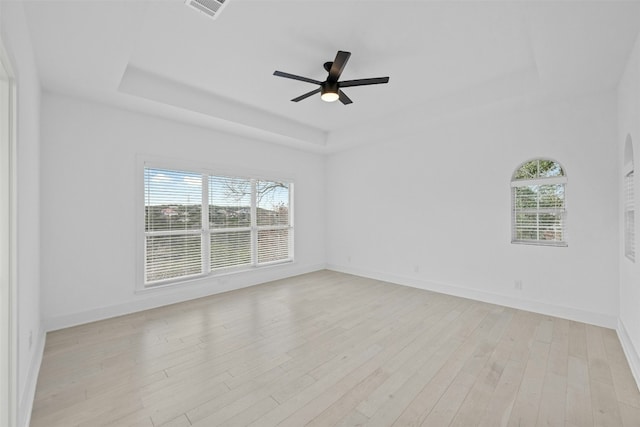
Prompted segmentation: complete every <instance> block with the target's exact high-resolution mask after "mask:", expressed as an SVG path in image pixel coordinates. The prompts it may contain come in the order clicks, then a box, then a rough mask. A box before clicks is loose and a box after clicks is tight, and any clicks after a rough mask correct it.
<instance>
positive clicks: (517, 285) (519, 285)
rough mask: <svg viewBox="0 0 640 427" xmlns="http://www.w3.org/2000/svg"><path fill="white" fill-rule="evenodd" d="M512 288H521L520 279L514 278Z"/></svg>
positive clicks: (519, 289)
mask: <svg viewBox="0 0 640 427" xmlns="http://www.w3.org/2000/svg"><path fill="white" fill-rule="evenodd" d="M513 289H515V290H518V291H521V290H522V280H516V281H514V282H513Z"/></svg>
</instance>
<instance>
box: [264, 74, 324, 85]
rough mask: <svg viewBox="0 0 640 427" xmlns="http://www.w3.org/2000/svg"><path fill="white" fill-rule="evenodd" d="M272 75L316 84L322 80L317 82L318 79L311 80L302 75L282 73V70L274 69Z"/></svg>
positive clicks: (319, 83)
mask: <svg viewBox="0 0 640 427" xmlns="http://www.w3.org/2000/svg"><path fill="white" fill-rule="evenodd" d="M273 75H274V76H278V77H284V78H287V79H293V80H300V81H301V82H307V83H313V84H316V85H321V84H322V82H319V81H318V80H313V79H310V78H307V77H302V76H296V75H295V74H289V73H284V72H282V71H274V72H273Z"/></svg>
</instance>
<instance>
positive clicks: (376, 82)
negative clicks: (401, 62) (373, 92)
mask: <svg viewBox="0 0 640 427" xmlns="http://www.w3.org/2000/svg"><path fill="white" fill-rule="evenodd" d="M382 83H389V77H374V78H372V79H357V80H345V81H343V82H338V84H339V85H340V87H352V86H366V85H379V84H382Z"/></svg>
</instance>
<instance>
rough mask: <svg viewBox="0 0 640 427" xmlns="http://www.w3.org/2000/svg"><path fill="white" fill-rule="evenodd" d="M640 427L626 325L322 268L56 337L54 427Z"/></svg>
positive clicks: (50, 426) (45, 406) (42, 390)
mask: <svg viewBox="0 0 640 427" xmlns="http://www.w3.org/2000/svg"><path fill="white" fill-rule="evenodd" d="M103 425H109V426H118V427H126V426H145V427H147V426H154V427H158V426H165V427H169V426H171V427H183V426H191V425H193V426H206V427H210V426H222V425H224V426H245V425H251V426H259V427H266V426H275V425H280V426H292V427H300V426H305V425H308V426H323V427H324V426H334V425H336V426H359V425H366V426H418V425H422V426H437V427H439V426H447V425H454V426H476V425H479V426H492V427H493V426H501V425H509V426H536V425H544V426H574V427H585V426H634V427H637V426H640V393H639V392H638V389H637V388H636V385H635V383H634V381H633V379H632V376H631V372H630V370H629V367H628V364H627V362H626V360H625V358H624V355H623V353H622V349H621V347H620V343H619V341H618V339H617V337H616V334H615V332H614V331H612V330H609V329H603V328H599V327H595V326H589V325H585V324H583V323H577V322H572V321H568V320H562V319H557V318H553V317H548V316H542V315H537V314H533V313H529V312H524V311H520V310H514V309H510V308H504V307H499V306H495V305H490V304H485V303H480V302H476V301H471V300H466V299H462V298H455V297H450V296H446V295H441V294H436V293H432V292H427V291H421V290H417V289H412V288H408V287H403V286H398V285H393V284H389V283H384V282H380V281H375V280H370V279H364V278H360V277H355V276H349V275H345V274H340V273H335V272H331V271H321V272H317V273H312V274H307V275H303V276H299V277H295V278H291V279H286V280H281V281H277V282H272V283H269V284H266V285H260V286H256V287H252V288H248V289H244V290H240V291H234V292H230V293H226V294H221V295H217V296H213V297H208V298H203V299H199V300H196V301H191V302H187V303H182V304H176V305H172V306H168V307H163V308H159V309H155V310H150V311H145V312H141V313H136V314H133V315H128V316H124V317H119V318H115V319H110V320H106V321H101V322H96V323H92V324H88V325H83V326H78V327H75V328H70V329H66V330H62V331H57V332H53V333H50V334H48V335H47V343H46V348H45V354H44V361H43V364H42V368H41V371H40V377H39V380H38V387H37V392H36V399H35V403H34V410H33V416H32V423H31V426H32V427H38V426H46V427H55V426H64V427H72V426H91V427H95V426H103Z"/></svg>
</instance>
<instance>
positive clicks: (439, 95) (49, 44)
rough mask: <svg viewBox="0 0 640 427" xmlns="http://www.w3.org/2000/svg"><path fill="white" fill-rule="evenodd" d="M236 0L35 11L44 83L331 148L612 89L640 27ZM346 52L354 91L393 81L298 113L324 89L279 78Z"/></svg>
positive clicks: (516, 12)
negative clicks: (458, 115)
mask: <svg viewBox="0 0 640 427" xmlns="http://www.w3.org/2000/svg"><path fill="white" fill-rule="evenodd" d="M227 1H228V4H227V7H226V8H225V10H224V11H223V12H222V13H221V14H220V16H219V17H218V19H216V20H211V19H210V18H208V17H207V16H206V15H204V14H201V13H198V12H197V11H195V10H193V9H191V8H188V7H187V6H185V4H184V1H183V0H155V1H154V0H144V1H137V0H83V1H79V0H70V1H59V0H42V1H33V0H27V1H25V10H26V14H27V20H28V24H29V28H30V31H31V37H32V40H31V41H32V44H33V46H34V50H35V56H36V62H37V65H38V68H39V73H40V78H41V80H42V85H43V87H44V89H46V90H50V91H54V92H61V93H67V94H71V95H74V96H81V97H85V98H89V99H93V100H98V101H103V102H107V103H109V104H114V105H117V106H120V107H124V108H128V109H133V110H137V111H144V112H149V113H151V114H157V115H160V116H162V117H167V118H172V119H178V120H183V121H188V122H191V123H196V124H200V125H205V126H214V127H217V128H221V129H223V130H229V131H233V132H239V133H241V134H245V135H250V136H253V137H257V138H260V139H264V140H268V141H274V142H279V143H284V144H289V145H294V146H297V147H300V148H303V149H310V150H315V151H326V150H334V149H340V148H341V147H346V146H348V145H349V140H350V139H354V132H356V131H357V129H361V128H371V127H375V126H380V124H381V123H382V124H384V123H385V122H386V121H388V120H390V119H393V120H400V121H401V120H403V119H406V120H408V118H411V119H412V120H415V116H416V111H417V112H420V114H421V115H422V116H426V117H427V118H428V116H430V115H431V116H435V115H438V114H446V113H451V112H454V111H456V110H457V109H460V108H466V107H468V106H471V105H484V104H490V103H492V102H496V101H498V100H500V99H505V98H519V99H531V98H532V97H533V98H536V99H557V98H559V97H568V96H577V95H581V94H584V93H591V92H597V91H602V90H607V89H612V88H614V87H615V85H616V83H617V81H618V79H619V78H620V75H621V72H622V70H623V68H624V65H625V62H626V59H627V57H628V55H629V52H630V49H631V47H632V45H633V42H634V40H635V37H636V35H637V33H638V30H639V28H640V1H602V2H597V1H586V2H583V1H557V2H553V1H545V2H542V1H529V2H526V1H503V2H499V1H469V2H460V1H450V0H447V1H401V0H392V1H376V0H359V1H345V0H340V1H326V0H325V1H314V0H296V1H293V0H292V1H275V0H257V1H253V0H227ZM337 50H347V51H350V52H351V53H352V56H351V59H350V60H349V62H348V64H347V67H346V69H345V71H344V73H343V75H342V79H343V80H348V79H357V78H367V77H380V76H390V82H389V84H387V85H376V86H367V87H353V88H348V89H345V92H346V93H347V94H348V95H349V97H351V99H352V100H353V101H354V103H353V104H351V105H348V106H344V105H342V104H340V103H339V102H338V103H331V104H328V103H324V102H322V101H321V100H320V98H319V96H314V97H311V98H308V99H306V100H304V101H301V102H299V103H293V102H291V101H290V99H292V98H294V97H296V96H298V95H301V94H303V93H305V92H308V91H310V90H313V89H315V88H316V87H315V86H313V85H310V84H308V83H304V82H299V81H294V80H289V79H283V78H279V77H274V76H273V75H272V74H273V71H275V70H280V71H285V72H289V73H293V74H298V75H302V76H306V77H310V78H313V79H316V80H324V79H325V78H326V72H325V71H324V69H323V68H322V64H323V63H324V62H326V61H330V60H333V58H334V57H335V54H336V51H337ZM356 139H357V138H356Z"/></svg>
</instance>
